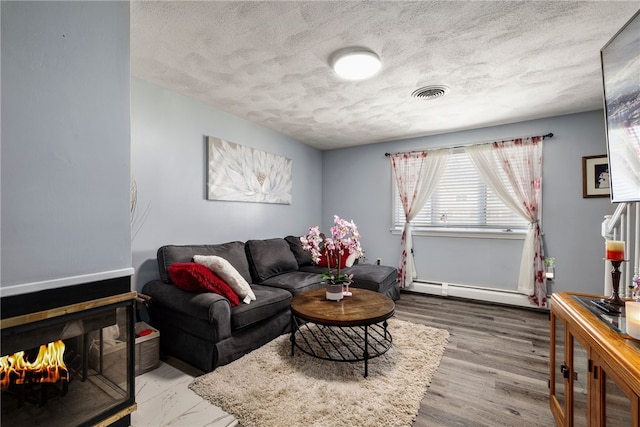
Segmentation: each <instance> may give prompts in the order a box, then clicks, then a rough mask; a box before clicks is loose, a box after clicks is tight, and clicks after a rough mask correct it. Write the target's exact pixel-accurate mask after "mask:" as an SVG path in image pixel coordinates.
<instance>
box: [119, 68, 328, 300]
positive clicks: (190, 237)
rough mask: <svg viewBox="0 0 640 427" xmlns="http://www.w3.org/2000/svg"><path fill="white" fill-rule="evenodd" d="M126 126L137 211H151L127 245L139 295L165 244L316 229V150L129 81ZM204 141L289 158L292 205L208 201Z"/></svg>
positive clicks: (319, 163)
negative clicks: (224, 142)
mask: <svg viewBox="0 0 640 427" xmlns="http://www.w3.org/2000/svg"><path fill="white" fill-rule="evenodd" d="M131 123H132V163H133V169H132V171H133V172H132V173H133V177H134V178H135V180H136V182H137V185H138V198H139V200H138V207H139V211H140V212H141V213H143V212H144V211H145V210H147V209H148V215H147V216H146V219H145V220H144V222H143V223H142V224H141V227H140V228H139V230H138V232H137V234H136V235H135V238H134V240H133V243H132V244H133V264H134V267H135V268H136V275H135V277H134V286H135V288H136V289H138V290H140V289H142V286H143V285H144V284H145V283H146V282H147V281H149V280H152V279H155V278H157V277H158V268H157V262H156V251H157V249H158V248H159V247H160V246H162V245H166V244H193V243H224V242H228V241H232V240H240V241H245V240H249V239H263V238H272V237H284V236H286V235H288V234H295V235H300V234H304V233H306V231H307V228H308V227H309V226H310V225H315V224H318V223H319V221H320V212H321V209H322V204H321V195H322V153H321V152H320V151H318V150H315V149H313V148H310V147H307V146H305V145H302V144H300V143H299V142H297V141H294V140H292V139H291V138H288V137H286V136H283V135H280V134H278V133H276V132H273V131H271V130H269V129H266V128H264V127H262V126H259V125H255V124H253V123H250V122H248V121H245V120H242V119H240V118H238V117H235V116H232V115H229V114H226V113H223V112H221V111H220V110H217V109H215V108H212V107H210V106H207V105H205V104H202V103H200V102H199V101H196V100H194V99H191V98H188V97H185V96H182V95H178V94H177V93H175V92H172V91H169V90H165V89H162V88H160V87H159V86H156V85H154V84H152V83H149V82H145V81H142V80H139V79H132V81H131ZM206 136H214V137H219V138H223V139H226V140H228V141H230V142H235V143H237V144H242V145H246V146H248V147H253V148H256V149H259V150H263V151H267V152H269V153H273V154H277V155H280V156H284V157H287V158H289V159H292V160H293V193H292V203H291V205H277V204H265V203H246V202H227V201H213V200H206V198H205V188H206V183H205V176H206V169H205V168H206V161H205V160H206V156H205V154H206V147H205V137H206Z"/></svg>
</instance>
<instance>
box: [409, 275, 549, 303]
mask: <svg viewBox="0 0 640 427" xmlns="http://www.w3.org/2000/svg"><path fill="white" fill-rule="evenodd" d="M406 289H407V290H408V291H412V292H418V293H424V294H430V295H439V296H449V297H459V298H468V299H473V300H478V301H486V302H491V303H496V304H507V305H515V306H519V307H527V308H539V307H537V306H536V305H535V304H533V303H532V302H531V301H530V300H529V297H528V296H527V295H523V294H521V293H519V292H517V291H513V290H509V289H496V288H489V287H483V286H475V285H463V284H460V283H451V282H436V281H431V280H420V279H416V280H414V281H413V284H412V285H411V286H410V287H408V288H406ZM547 300H548V298H547ZM543 309H544V308H543Z"/></svg>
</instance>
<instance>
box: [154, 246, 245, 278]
mask: <svg viewBox="0 0 640 427" xmlns="http://www.w3.org/2000/svg"><path fill="white" fill-rule="evenodd" d="M194 255H217V256H221V257H222V258H224V259H226V260H227V261H229V262H230V263H231V265H233V266H234V268H235V269H236V270H238V272H239V273H240V275H241V276H242V277H243V278H244V279H245V280H246V281H248V282H249V281H251V273H250V272H249V263H248V262H247V256H246V255H245V253H244V242H229V243H222V244H217V245H184V246H179V245H166V246H162V247H161V248H160V249H158V254H157V258H158V270H159V273H160V279H161V280H162V281H163V282H164V283H171V278H170V277H169V273H168V272H167V269H168V268H169V266H170V265H171V264H173V263H174V262H191V261H193V256H194Z"/></svg>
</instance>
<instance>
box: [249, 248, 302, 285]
mask: <svg viewBox="0 0 640 427" xmlns="http://www.w3.org/2000/svg"><path fill="white" fill-rule="evenodd" d="M245 252H246V255H247V260H248V261H249V269H250V271H251V275H252V277H253V280H254V282H256V283H261V282H263V281H265V280H267V279H268V278H269V277H272V276H275V275H278V274H282V273H286V272H288V271H295V270H297V269H298V263H297V262H296V257H295V256H293V252H291V249H290V248H289V244H288V243H287V242H286V240H284V239H282V238H276V239H266V240H248V241H247V243H245Z"/></svg>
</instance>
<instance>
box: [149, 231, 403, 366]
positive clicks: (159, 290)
mask: <svg viewBox="0 0 640 427" xmlns="http://www.w3.org/2000/svg"><path fill="white" fill-rule="evenodd" d="M196 255H201V256H217V257H221V258H224V259H225V260H226V261H228V262H229V263H230V264H231V265H232V266H233V268H235V270H237V272H238V273H239V274H240V275H241V276H242V278H244V279H245V280H246V282H247V283H248V284H249V286H250V288H251V290H252V291H253V294H254V295H255V300H254V301H251V302H250V303H249V304H246V303H240V304H239V305H237V306H235V307H232V306H231V304H230V302H229V300H228V299H227V298H225V297H224V296H221V295H219V294H217V293H213V292H202V293H197V292H187V291H185V290H183V289H181V288H179V287H178V286H176V285H174V284H172V280H171V276H170V274H169V267H170V266H171V265H172V264H174V263H190V262H192V261H193V259H194V256H196ZM157 260H158V270H159V274H160V278H159V279H157V280H153V281H150V282H148V283H147V284H145V285H144V287H143V289H142V292H143V293H144V294H146V295H148V296H150V297H151V302H150V304H149V314H150V318H151V323H152V325H153V326H154V327H156V328H157V329H159V330H160V346H161V349H162V351H163V353H165V354H168V355H171V356H174V357H177V358H179V359H181V360H183V361H185V362H187V363H189V364H190V365H192V366H194V367H196V368H198V369H200V370H202V371H205V372H209V371H212V370H214V369H215V368H216V367H217V366H220V365H225V364H227V363H230V362H232V361H233V360H236V359H238V358H240V357H242V356H243V355H245V354H246V353H248V352H250V351H252V350H255V349H256V348H258V347H260V346H262V345H264V344H266V343H268V342H269V341H271V340H273V339H274V338H276V337H278V336H280V335H282V334H283V333H286V332H289V331H290V327H291V325H290V323H291V313H290V310H289V307H290V303H291V298H292V297H293V295H296V294H297V293H299V292H302V291H305V290H309V289H315V288H319V287H321V286H324V283H323V282H322V280H321V279H320V277H319V275H320V274H321V273H323V272H326V268H325V267H320V266H316V265H313V263H312V261H311V255H310V254H309V253H308V252H307V251H304V250H303V249H302V245H301V243H300V239H299V237H296V236H287V237H286V238H274V239H265V240H249V241H247V242H239V241H235V242H228V243H223V244H215V245H167V246H162V247H161V248H159V249H158V252H157ZM341 271H342V272H344V273H345V274H353V284H352V285H351V286H353V287H356V288H365V289H369V290H373V291H377V292H380V293H383V294H385V295H387V296H389V297H390V298H392V299H393V300H397V299H398V298H400V290H399V287H398V283H397V270H396V269H395V268H393V267H388V266H381V265H369V264H356V265H353V266H351V267H346V268H344V269H343V270H341Z"/></svg>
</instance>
